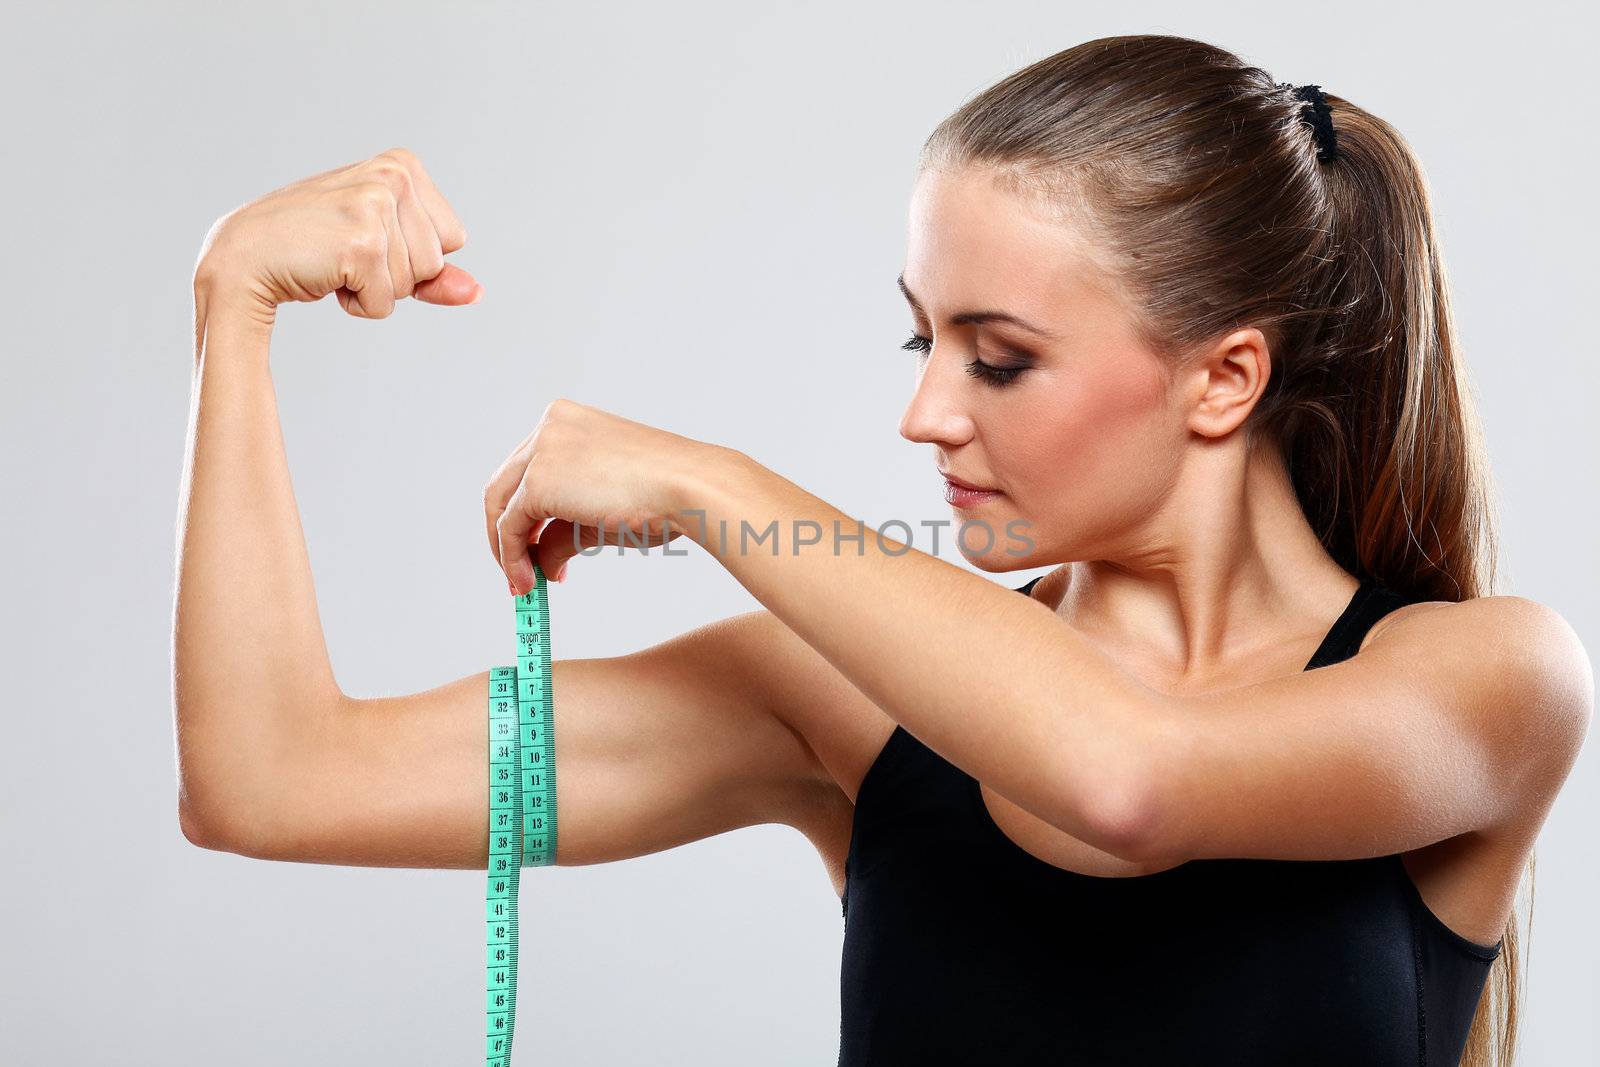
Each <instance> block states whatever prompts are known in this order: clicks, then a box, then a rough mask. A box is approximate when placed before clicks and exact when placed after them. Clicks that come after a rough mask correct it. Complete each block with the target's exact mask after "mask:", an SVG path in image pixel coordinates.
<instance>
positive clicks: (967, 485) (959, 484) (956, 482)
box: [939, 471, 998, 493]
mask: <svg viewBox="0 0 1600 1067" xmlns="http://www.w3.org/2000/svg"><path fill="white" fill-rule="evenodd" d="M939 473H940V474H943V475H944V480H945V481H947V482H949V483H950V484H951V485H953V486H955V487H956V488H957V489H967V490H971V491H972V492H975V493H993V492H998V490H996V489H995V488H994V487H993V486H988V485H973V484H972V483H971V482H964V481H962V480H961V479H960V478H957V477H956V476H955V475H953V474H946V473H945V472H944V471H940V472H939Z"/></svg>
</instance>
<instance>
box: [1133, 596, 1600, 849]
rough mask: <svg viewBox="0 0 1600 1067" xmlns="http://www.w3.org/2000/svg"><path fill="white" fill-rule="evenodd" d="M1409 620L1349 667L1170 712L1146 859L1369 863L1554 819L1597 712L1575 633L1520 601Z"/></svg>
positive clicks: (1154, 754) (1180, 705) (1433, 609)
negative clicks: (1550, 813)
mask: <svg viewBox="0 0 1600 1067" xmlns="http://www.w3.org/2000/svg"><path fill="white" fill-rule="evenodd" d="M1397 611H1398V612H1403V613H1404V614H1397V615H1396V617H1395V618H1394V620H1393V621H1392V623H1391V624H1389V625H1386V626H1385V627H1384V629H1383V631H1382V632H1381V633H1378V634H1374V636H1373V637H1372V639H1371V640H1370V641H1369V642H1368V644H1367V647H1366V648H1364V649H1363V650H1362V651H1361V652H1360V654H1358V655H1356V656H1354V657H1351V658H1350V659H1348V660H1344V661H1341V662H1338V663H1334V664H1330V665H1328V666H1326V667H1319V668H1316V669H1313V670H1309V671H1303V672H1301V673H1300V674H1298V675H1295V676H1293V677H1290V678H1283V679H1274V680H1272V681H1269V682H1263V683H1261V684H1258V685H1252V686H1245V687H1241V688H1237V689H1233V690H1228V691H1225V692H1220V693H1214V694H1206V695H1202V696H1198V697H1192V698H1185V697H1180V698H1173V699H1166V698H1163V699H1161V700H1158V701H1155V702H1154V704H1153V706H1152V709H1151V711H1150V715H1151V716H1152V719H1153V723H1154V726H1155V728H1154V730H1153V731H1152V735H1151V736H1152V738H1153V741H1152V743H1151V745H1150V750H1149V755H1150V760H1149V763H1148V765H1147V767H1146V768H1145V770H1144V771H1143V772H1142V777H1143V781H1142V783H1141V786H1142V788H1143V795H1144V797H1145V798H1146V802H1147V803H1146V806H1145V808H1144V811H1145V812H1146V817H1145V819H1144V822H1143V825H1142V829H1141V832H1140V833H1139V834H1138V835H1137V840H1138V847H1137V851H1138V852H1139V854H1140V855H1141V856H1142V857H1152V858H1153V857H1164V858H1176V857H1181V858H1189V859H1192V858H1203V857H1236V858H1262V859H1356V858H1364V857H1370V856H1379V855H1387V854H1390V853H1395V852H1403V851H1408V850H1411V849H1415V848H1419V847H1422V846H1424V845H1428V844H1432V843H1433V842H1436V841H1441V840H1444V839H1446V838H1449V837H1453V836H1455V835H1457V834H1461V833H1466V832H1469V831H1475V830H1487V829H1491V828H1497V827H1504V826H1509V825H1512V824H1526V823H1527V822H1528V821H1529V820H1530V819H1537V820H1540V821H1542V818H1543V814H1544V812H1545V811H1546V810H1547V809H1548V806H1549V804H1550V803H1551V802H1552V801H1553V799H1554V796H1555V794H1556V791H1557V790H1559V789H1560V787H1561V783H1562V782H1563V781H1564V780H1565V778H1566V775H1567V772H1568V770H1569V769H1570V768H1571V766H1572V763H1573V761H1574V760H1575V759H1576V756H1577V751H1578V748H1579V746H1580V745H1581V744H1582V740H1583V736H1584V733H1585V731H1586V730H1587V727H1588V723H1589V719H1590V717H1591V716H1592V713H1593V706H1594V676H1593V672H1592V668H1591V666H1590V664H1589V660H1588V657H1587V656H1586V655H1585V653H1584V650H1583V647H1582V645H1581V644H1580V643H1579V642H1578V639H1577V636H1576V635H1575V634H1574V633H1573V631H1572V629H1571V627H1569V626H1568V625H1567V624H1566V622H1565V621H1564V620H1563V619H1562V618H1561V617H1560V616H1559V615H1557V614H1556V613H1555V612H1553V611H1551V610H1549V609H1547V608H1544V607H1542V606H1541V605H1539V604H1537V603H1535V602H1533V601H1530V600H1527V599H1524V598H1521V597H1512V596H1494V597H1481V598H1477V599H1473V600H1468V601H1463V602H1461V603H1459V604H1455V603H1444V602H1439V603H1434V602H1430V603H1426V604H1419V605H1413V606H1410V607H1407V608H1401V609H1397ZM1131 851H1134V849H1131V848H1130V852H1131Z"/></svg>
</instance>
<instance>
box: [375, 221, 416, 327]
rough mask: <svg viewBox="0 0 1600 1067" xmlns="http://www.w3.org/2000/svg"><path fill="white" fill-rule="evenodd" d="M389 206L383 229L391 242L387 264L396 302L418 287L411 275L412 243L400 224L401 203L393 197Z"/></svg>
mask: <svg viewBox="0 0 1600 1067" xmlns="http://www.w3.org/2000/svg"><path fill="white" fill-rule="evenodd" d="M387 204H388V206H387V208H386V209H385V211H384V218H383V229H384V233H385V234H386V235H387V238H388V242H389V245H388V252H389V254H388V256H387V259H386V262H387V263H388V265H389V280H390V281H391V282H392V283H393V284H392V286H391V290H392V291H393V293H394V298H395V300H397V301H399V300H404V299H405V298H406V297H408V296H410V295H411V292H412V290H414V289H415V288H416V287H417V280H416V278H415V277H414V276H413V275H412V273H411V247H410V242H409V241H408V240H407V239H406V233H405V230H404V229H403V228H402V226H401V222H400V201H399V200H398V199H397V198H395V197H393V196H391V197H389V198H388V201H387Z"/></svg>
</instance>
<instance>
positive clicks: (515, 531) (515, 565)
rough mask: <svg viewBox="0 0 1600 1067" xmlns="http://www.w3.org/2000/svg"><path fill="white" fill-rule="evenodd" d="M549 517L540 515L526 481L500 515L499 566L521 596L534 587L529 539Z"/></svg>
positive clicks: (512, 587)
mask: <svg viewBox="0 0 1600 1067" xmlns="http://www.w3.org/2000/svg"><path fill="white" fill-rule="evenodd" d="M550 517H551V516H548V515H542V514H539V513H538V511H537V509H536V508H535V507H534V505H533V501H532V499H531V497H530V495H529V493H528V483H527V482H523V483H521V484H520V485H518V486H517V491H516V492H515V493H512V494H511V499H510V500H508V501H507V502H506V510H505V511H504V512H502V513H501V515H500V523H499V525H500V569H501V570H503V571H505V574H506V578H507V579H508V580H509V581H510V582H511V590H512V592H514V593H516V594H517V595H518V596H521V595H522V594H523V593H526V592H527V591H528V590H530V589H532V588H533V586H534V574H533V559H532V558H531V557H530V556H529V554H528V542H529V541H531V540H532V539H533V536H534V532H535V529H536V527H538V525H539V524H540V523H542V522H544V521H545V520H546V519H549V518H550Z"/></svg>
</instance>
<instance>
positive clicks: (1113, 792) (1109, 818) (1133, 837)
mask: <svg viewBox="0 0 1600 1067" xmlns="http://www.w3.org/2000/svg"><path fill="white" fill-rule="evenodd" d="M1161 721H1162V720H1161V719H1160V717H1159V715H1158V713H1157V711H1156V709H1152V708H1149V707H1145V708H1143V709H1141V710H1139V711H1138V712H1137V713H1135V715H1134V718H1133V725H1132V726H1131V727H1130V729H1129V730H1127V731H1125V732H1122V734H1121V736H1122V741H1121V743H1119V744H1118V745H1116V746H1115V747H1113V748H1109V749H1106V750H1104V751H1102V752H1101V753H1100V754H1099V758H1098V760H1097V761H1096V762H1097V763H1098V765H1099V767H1100V768H1102V773H1101V774H1098V775H1094V774H1084V768H1083V767H1082V766H1081V765H1080V766H1078V767H1076V768H1069V769H1068V774H1067V775H1066V777H1065V779H1064V780H1067V781H1076V782H1078V783H1079V785H1080V788H1084V789H1086V790H1087V794H1086V795H1080V796H1079V797H1078V798H1077V805H1076V810H1077V811H1078V812H1080V813H1082V818H1080V820H1079V823H1080V825H1082V826H1083V827H1084V828H1085V829H1086V830H1087V831H1088V832H1089V834H1090V835H1091V837H1092V840H1090V841H1089V842H1088V843H1089V844H1092V845H1093V846H1094V847H1096V848H1098V849H1100V850H1101V851H1103V852H1106V853H1109V854H1110V855H1113V856H1116V857H1117V858H1118V859H1122V860H1126V861H1128V862H1130V863H1141V864H1143V863H1154V862H1161V861H1166V860H1168V859H1169V858H1170V856H1171V854H1172V851H1173V848H1172V842H1171V841H1170V840H1169V839H1168V832H1167V831H1168V830H1169V829H1170V824H1169V823H1168V822H1167V820H1166V819H1165V817H1164V815H1163V811H1164V807H1165V805H1164V802H1163V800H1162V796H1163V794H1164V793H1165V792H1166V791H1165V790H1164V789H1163V788H1162V786H1163V784H1164V783H1166V782H1169V781H1170V780H1171V771H1170V768H1171V766H1172V762H1171V760H1170V758H1169V754H1170V753H1171V751H1172V748H1171V746H1170V745H1168V744H1163V743H1162V742H1163V740H1166V741H1170V740H1171V739H1172V734H1170V733H1169V732H1166V731H1163V730H1162V729H1161V728H1160V725H1159V724H1160V723H1161ZM1112 736H1115V735H1112Z"/></svg>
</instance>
